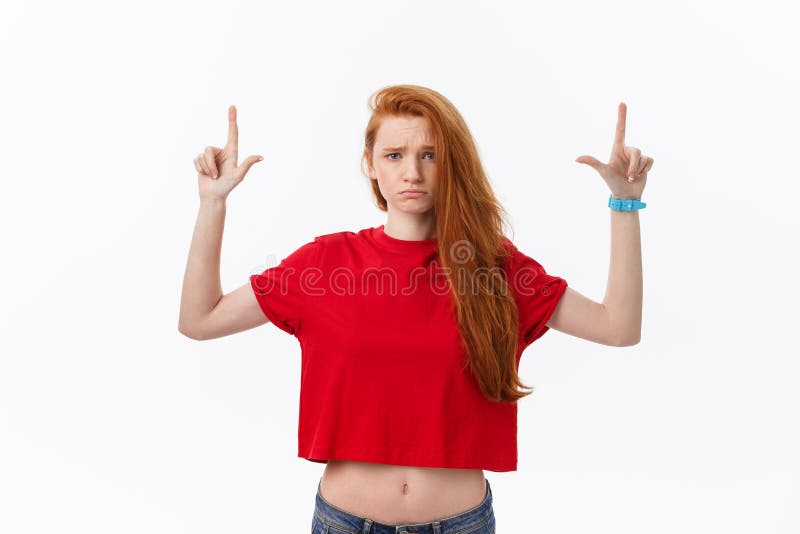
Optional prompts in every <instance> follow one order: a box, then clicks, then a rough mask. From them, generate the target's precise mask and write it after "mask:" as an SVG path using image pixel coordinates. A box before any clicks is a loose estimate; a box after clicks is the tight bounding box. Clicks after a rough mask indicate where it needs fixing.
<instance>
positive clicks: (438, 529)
mask: <svg viewBox="0 0 800 534" xmlns="http://www.w3.org/2000/svg"><path fill="white" fill-rule="evenodd" d="M433 534H442V524H441V523H439V522H438V521H434V522H433Z"/></svg>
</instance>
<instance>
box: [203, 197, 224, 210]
mask: <svg viewBox="0 0 800 534" xmlns="http://www.w3.org/2000/svg"><path fill="white" fill-rule="evenodd" d="M225 201H226V199H225V198H220V197H200V207H204V206H205V207H209V208H224V207H225Z"/></svg>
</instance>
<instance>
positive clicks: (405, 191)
mask: <svg viewBox="0 0 800 534" xmlns="http://www.w3.org/2000/svg"><path fill="white" fill-rule="evenodd" d="M400 192H401V193H424V192H425V191H420V190H419V189H406V190H404V191H400Z"/></svg>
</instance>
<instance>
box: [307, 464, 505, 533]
mask: <svg viewBox="0 0 800 534" xmlns="http://www.w3.org/2000/svg"><path fill="white" fill-rule="evenodd" d="M320 486H322V478H320V479H319V484H318V485H317V506H316V508H315V509H314V518H313V520H312V522H311V534H455V533H458V534H494V531H495V521H494V509H493V508H492V488H491V486H489V481H488V480H487V481H486V497H484V499H483V502H482V503H480V504H479V505H478V506H476V507H475V508H472V509H470V510H467V511H466V512H462V513H460V514H458V515H454V516H450V517H444V518H442V519H437V520H436V521H432V522H430V523H413V524H402V525H385V524H383V523H378V522H376V521H373V520H371V519H368V518H366V517H358V516H357V515H353V514H349V513H347V512H345V511H344V510H342V509H340V508H336V507H335V506H334V505H332V504H331V503H329V502H328V501H326V500H325V499H323V498H322V494H321V493H320Z"/></svg>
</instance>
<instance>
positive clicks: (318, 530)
mask: <svg viewBox="0 0 800 534" xmlns="http://www.w3.org/2000/svg"><path fill="white" fill-rule="evenodd" d="M327 533H328V527H326V526H325V523H323V522H322V521H320V519H319V517H317V516H316V514H315V515H314V519H313V520H312V521H311V534H327Z"/></svg>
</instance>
